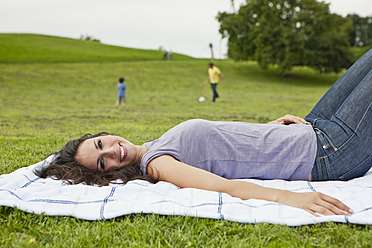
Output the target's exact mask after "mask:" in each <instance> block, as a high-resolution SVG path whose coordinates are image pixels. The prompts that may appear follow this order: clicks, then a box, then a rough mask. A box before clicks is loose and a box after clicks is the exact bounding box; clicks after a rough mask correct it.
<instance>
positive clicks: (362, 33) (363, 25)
mask: <svg viewBox="0 0 372 248" xmlns="http://www.w3.org/2000/svg"><path fill="white" fill-rule="evenodd" d="M347 18H348V19H350V20H351V22H352V28H351V30H350V33H349V37H350V45H351V46H356V47H366V46H372V16H367V17H364V18H363V17H360V16H358V15H357V14H352V15H347Z"/></svg>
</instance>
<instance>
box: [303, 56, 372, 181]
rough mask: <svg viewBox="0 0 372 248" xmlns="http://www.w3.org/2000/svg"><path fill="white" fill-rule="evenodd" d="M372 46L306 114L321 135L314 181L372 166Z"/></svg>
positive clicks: (349, 175) (360, 171)
mask: <svg viewBox="0 0 372 248" xmlns="http://www.w3.org/2000/svg"><path fill="white" fill-rule="evenodd" d="M371 101H372V49H371V50H370V51H368V52H367V53H366V54H365V55H363V56H362V57H361V58H360V59H359V60H358V61H357V62H355V64H354V65H352V66H351V67H350V68H349V69H348V70H347V71H346V72H345V74H344V75H342V77H341V78H339V79H338V80H337V82H336V83H335V84H334V85H333V86H332V87H331V88H330V89H329V90H328V91H327V92H326V94H325V95H324V96H323V97H322V98H321V99H320V100H319V102H318V103H317V104H316V105H315V107H314V108H313V109H312V110H311V112H310V113H309V114H308V115H307V116H306V117H305V120H307V121H309V122H310V123H311V124H312V125H313V128H314V131H315V133H316V136H317V145H318V152H317V156H316V161H315V164H314V167H313V169H312V172H311V178H312V180H313V181H323V180H349V179H352V178H355V177H360V176H363V175H364V174H365V173H366V172H367V171H368V170H369V169H370V168H371V166H372V159H371V154H372V106H371Z"/></svg>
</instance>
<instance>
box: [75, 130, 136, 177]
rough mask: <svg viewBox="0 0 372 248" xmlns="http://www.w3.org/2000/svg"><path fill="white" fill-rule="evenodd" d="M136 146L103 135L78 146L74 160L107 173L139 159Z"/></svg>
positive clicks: (116, 137)
mask: <svg viewBox="0 0 372 248" xmlns="http://www.w3.org/2000/svg"><path fill="white" fill-rule="evenodd" d="M137 153H138V149H137V146H135V145H133V144H132V143H130V142H129V141H128V140H126V139H124V138H122V137H120V136H112V135H105V136H99V137H95V138H91V139H87V140H85V141H84V142H83V143H81V144H80V146H79V148H78V150H77V152H76V156H75V159H76V160H77V161H78V162H79V163H81V164H82V165H84V166H85V167H87V168H89V169H92V170H98V171H107V170H113V169H117V168H120V167H123V166H126V165H129V164H132V163H133V162H135V161H136V160H137V159H139V157H138V155H137Z"/></svg>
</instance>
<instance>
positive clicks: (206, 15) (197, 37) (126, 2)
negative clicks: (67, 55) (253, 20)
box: [0, 0, 372, 58]
mask: <svg viewBox="0 0 372 248" xmlns="http://www.w3.org/2000/svg"><path fill="white" fill-rule="evenodd" d="M231 2H232V1H231V0H0V33H36V34H46V35H55V36H62V37H68V38H75V39H78V38H80V37H81V36H87V35H88V36H91V37H94V38H96V39H99V40H100V41H101V43H103V44H109V45H118V46H124V47H132V48H142V49H159V48H164V49H166V50H172V51H173V52H174V53H182V54H186V55H190V56H193V57H198V58H207V57H210V48H209V44H210V43H212V44H213V50H214V55H215V57H216V58H223V57H224V56H225V54H226V51H227V45H226V39H222V38H221V35H220V34H219V32H218V29H219V23H218V22H217V20H216V15H217V14H218V12H224V11H227V12H232V10H233V7H232V4H231ZM325 2H327V3H330V10H331V12H332V13H337V14H340V15H342V16H346V15H347V14H352V13H356V14H358V15H359V16H363V17H365V16H371V15H372V0H352V1H350V0H325ZM242 3H245V0H234V6H235V9H238V8H239V6H240V5H241V4H242ZM0 56H1V55H0Z"/></svg>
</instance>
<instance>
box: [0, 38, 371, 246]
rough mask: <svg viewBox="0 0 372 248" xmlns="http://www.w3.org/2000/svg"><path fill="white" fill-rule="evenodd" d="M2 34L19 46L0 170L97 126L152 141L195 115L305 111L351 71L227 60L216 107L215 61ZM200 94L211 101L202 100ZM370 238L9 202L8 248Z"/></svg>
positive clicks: (5, 214)
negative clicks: (32, 208) (38, 210)
mask: <svg viewBox="0 0 372 248" xmlns="http://www.w3.org/2000/svg"><path fill="white" fill-rule="evenodd" d="M3 37H7V39H8V41H7V43H6V44H8V47H10V48H11V49H8V50H7V51H8V52H7V56H8V57H7V58H8V61H5V62H8V63H5V62H4V60H3V63H0V174H4V173H10V172H12V171H14V170H16V169H18V168H21V167H24V166H29V165H31V164H34V163H36V162H39V161H41V160H42V159H44V158H45V156H47V155H48V154H49V153H51V152H54V151H56V150H58V149H60V148H61V147H62V146H63V145H64V144H65V143H66V142H67V141H68V140H69V139H72V138H77V137H79V136H81V135H82V134H84V133H87V132H90V133H96V132H99V131H107V132H110V133H112V134H116V135H121V136H124V137H125V138H127V139H128V140H130V141H132V142H133V143H134V144H143V143H144V142H145V141H147V140H150V139H156V138H158V137H159V136H160V135H161V134H163V133H164V132H165V131H166V130H168V129H169V128H170V127H172V126H174V125H176V124H178V123H180V122H182V121H184V120H187V119H190V118H204V119H210V120H233V121H247V122H268V121H269V120H273V119H275V118H277V117H279V116H282V115H284V114H287V113H290V114H294V115H298V116H304V115H306V113H307V112H309V111H310V109H311V108H312V106H313V105H314V104H315V103H316V102H317V100H318V99H319V98H320V97H321V96H322V94H324V92H325V91H326V90H327V89H328V88H329V87H330V86H331V85H332V84H333V83H334V82H335V80H336V79H337V78H338V77H339V76H340V75H336V74H323V75H319V74H318V73H316V72H314V71H313V70H311V69H308V68H306V67H296V68H294V70H293V71H292V72H291V73H290V74H288V75H286V76H284V77H283V76H282V75H279V74H278V73H277V71H275V70H273V69H269V70H266V71H264V70H261V69H260V68H259V67H258V66H257V64H256V63H255V62H234V61H231V60H216V61H215V63H216V65H217V66H218V67H219V68H220V69H221V70H222V72H223V73H224V76H225V78H226V84H221V85H219V86H218V91H219V94H220V98H219V99H218V100H217V102H216V103H212V102H211V90H210V87H209V85H206V84H205V83H204V82H205V80H206V78H207V64H208V62H209V61H208V60H202V59H190V58H189V57H181V56H180V57H179V59H178V58H177V57H178V56H175V61H162V60H161V56H162V54H161V52H159V51H146V50H136V49H126V48H120V47H112V46H106V45H102V44H98V43H94V42H87V41H81V40H72V39H65V38H58V37H48V36H38V35H25V36H23V35H5V36H4V35H2V36H1V37H0V43H1V44H5V43H4V41H3V39H2V38H3ZM10 37H13V38H12V39H13V44H12V42H11V41H10V40H11V38H10ZM22 37H25V39H22ZM27 39H29V41H30V42H29V43H30V46H29V47H28V46H26V45H25V44H24V42H25V40H27ZM48 42H49V43H48ZM26 43H27V42H26ZM53 43H55V44H54V45H53ZM31 44H32V46H31ZM2 46H3V45H0V49H3V50H2V51H4V48H2ZM46 47H47V48H48V49H50V50H47V51H49V52H50V54H48V53H49V52H47V51H46V50H45V49H46ZM22 49H25V51H29V54H28V55H27V56H26V55H22V54H19V51H22ZM79 49H80V50H81V51H80V50H79ZM84 49H85V50H84ZM10 50H11V51H13V52H10ZM17 51H18V52H17ZM52 51H54V52H55V53H54V54H52ZM57 51H64V52H63V53H61V52H57ZM71 51H74V52H71ZM84 51H85V52H86V54H85V52H84ZM75 53H78V55H76V54H75ZM136 53H137V55H136ZM30 54H32V56H31V55H30ZM38 54H40V57H38V56H39V55H38ZM95 54H97V55H95ZM118 54H120V56H123V57H120V56H119V55H118ZM98 55H99V56H98ZM100 56H101V57H100ZM0 57H3V52H0ZM82 58H85V59H86V60H82ZM181 58H185V59H181ZM51 61H53V62H64V63H50V62H51ZM9 62H12V63H9ZM35 62H38V63H35ZM120 76H125V78H126V84H127V86H128V89H127V105H126V108H125V109H120V108H115V101H116V97H117V91H116V84H117V80H118V77H120ZM200 96H204V97H206V99H207V101H206V102H204V103H199V102H198V101H197V99H198V98H199V97H200ZM31 239H32V240H34V241H35V243H34V244H32V243H30V242H29V241H30V240H31ZM371 239H372V226H371V225H366V226H363V225H353V224H339V223H321V224H316V225H311V226H299V227H288V226H282V225H273V224H266V223H261V224H241V223H236V222H229V221H224V220H214V219H201V218H192V217H183V216H159V215H152V214H148V215H145V214H132V215H129V216H122V217H117V218H115V219H112V220H103V221H94V222H92V221H84V220H79V219H76V218H72V217H63V216H45V215H36V214H30V213H25V212H23V211H20V210H18V209H14V208H8V207H2V206H0V247H31V246H32V247H34V246H35V247H107V246H111V247H340V246H343V247H370V244H371Z"/></svg>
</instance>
